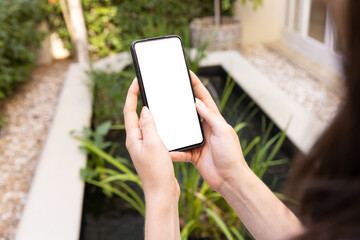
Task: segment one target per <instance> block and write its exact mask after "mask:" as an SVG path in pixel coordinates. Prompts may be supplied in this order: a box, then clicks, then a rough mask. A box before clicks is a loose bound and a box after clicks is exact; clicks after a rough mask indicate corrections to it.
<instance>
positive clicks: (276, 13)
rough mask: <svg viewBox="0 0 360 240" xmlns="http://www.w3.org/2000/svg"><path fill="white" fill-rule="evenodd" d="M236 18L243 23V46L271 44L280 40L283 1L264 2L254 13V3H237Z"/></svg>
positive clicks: (264, 0)
mask: <svg viewBox="0 0 360 240" xmlns="http://www.w3.org/2000/svg"><path fill="white" fill-rule="evenodd" d="M234 6H235V18H236V19H238V20H240V21H241V22H242V44H243V45H249V44H254V43H263V42H271V41H276V40H278V39H280V36H281V23H282V17H283V14H282V6H283V1H282V0H263V3H262V5H260V6H259V8H258V10H257V11H254V8H253V4H252V2H248V3H246V4H245V5H243V4H242V3H241V0H236V2H235V5H234Z"/></svg>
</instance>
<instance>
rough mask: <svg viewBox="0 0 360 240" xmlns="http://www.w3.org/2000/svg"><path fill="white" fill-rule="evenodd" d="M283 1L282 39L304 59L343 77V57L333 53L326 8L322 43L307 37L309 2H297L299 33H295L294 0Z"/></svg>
mask: <svg viewBox="0 0 360 240" xmlns="http://www.w3.org/2000/svg"><path fill="white" fill-rule="evenodd" d="M282 1H283V4H282V5H283V10H282V13H283V16H282V31H281V32H282V33H281V34H282V39H283V40H284V42H285V43H286V44H287V45H289V46H290V47H291V48H292V49H294V50H295V51H297V52H299V53H300V54H301V55H303V56H305V57H306V58H308V59H310V60H312V61H314V62H316V63H318V64H319V65H320V66H322V67H324V68H326V69H327V70H329V71H330V72H333V73H334V74H336V75H339V76H343V70H342V64H341V63H342V61H343V57H342V55H341V54H340V53H338V52H336V51H335V30H334V27H333V26H334V23H333V21H332V17H331V14H330V11H329V8H327V14H326V26H325V41H324V43H322V42H320V41H318V40H316V39H314V38H312V37H310V36H309V35H308V30H309V21H310V11H311V1H312V0H299V1H300V9H299V11H300V13H299V28H298V29H299V31H295V30H294V29H295V28H294V23H295V16H296V14H295V10H296V9H295V7H296V4H295V1H296V0H282ZM286 1H288V4H289V10H290V12H289V13H288V14H289V18H288V22H286V16H287V12H286V11H287V9H286V7H287V4H286Z"/></svg>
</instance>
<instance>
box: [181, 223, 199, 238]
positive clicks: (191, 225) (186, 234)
mask: <svg viewBox="0 0 360 240" xmlns="http://www.w3.org/2000/svg"><path fill="white" fill-rule="evenodd" d="M197 224H198V223H197V221H196V220H195V219H193V220H191V221H190V222H188V223H187V224H186V225H185V227H184V228H183V229H182V230H181V240H187V239H188V237H189V236H190V234H191V232H192V231H193V230H194V229H195V227H196V225H197Z"/></svg>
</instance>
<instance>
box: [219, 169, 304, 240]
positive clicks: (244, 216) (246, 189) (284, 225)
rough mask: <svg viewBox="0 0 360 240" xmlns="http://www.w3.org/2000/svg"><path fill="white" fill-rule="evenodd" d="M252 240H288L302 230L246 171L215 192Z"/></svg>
mask: <svg viewBox="0 0 360 240" xmlns="http://www.w3.org/2000/svg"><path fill="white" fill-rule="evenodd" d="M219 193H220V194H221V195H222V196H223V197H224V198H225V199H226V201H227V202H228V203H229V204H230V206H231V207H232V208H233V209H234V210H235V212H236V213H237V215H238V216H239V218H240V219H241V220H242V222H243V223H244V225H245V226H246V227H247V229H248V230H249V231H250V232H251V234H252V235H253V236H254V237H255V239H289V238H291V237H294V236H296V235H298V234H301V233H302V232H303V231H304V229H303V226H302V224H301V222H300V221H299V220H298V218H297V217H296V216H295V215H294V214H293V213H292V212H291V211H290V210H289V209H288V208H287V207H286V206H285V205H284V204H283V203H282V202H281V201H280V200H279V199H278V198H277V197H276V196H275V195H274V194H273V193H272V192H271V191H270V189H269V188H268V187H267V186H266V185H265V184H264V183H263V182H262V181H261V180H260V179H259V178H258V177H257V176H256V175H255V174H254V173H253V172H252V171H251V170H250V169H248V168H244V169H242V170H239V171H238V172H237V173H236V174H235V176H234V177H232V178H230V179H228V181H226V182H225V183H224V184H223V185H222V186H221V187H220V189H219Z"/></svg>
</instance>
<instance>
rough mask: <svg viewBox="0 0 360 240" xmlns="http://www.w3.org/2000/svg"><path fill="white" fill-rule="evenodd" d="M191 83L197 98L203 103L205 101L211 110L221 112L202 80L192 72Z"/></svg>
mask: <svg viewBox="0 0 360 240" xmlns="http://www.w3.org/2000/svg"><path fill="white" fill-rule="evenodd" d="M190 76H191V81H192V85H193V88H194V93H195V96H196V97H197V98H199V99H200V100H201V101H203V102H204V103H205V104H206V105H207V106H208V107H209V108H211V109H212V110H214V111H216V112H219V110H218V108H217V106H216V103H215V102H214V100H213V99H212V97H211V95H210V93H209V91H208V90H207V89H206V87H205V86H204V84H202V82H201V81H200V79H199V78H198V77H197V76H196V75H195V73H193V72H192V71H190Z"/></svg>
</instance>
